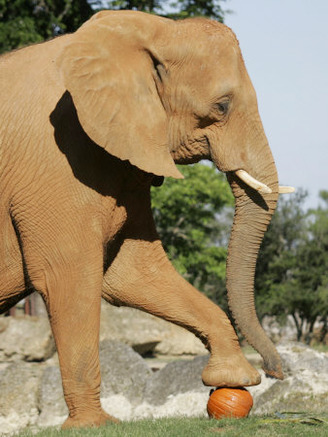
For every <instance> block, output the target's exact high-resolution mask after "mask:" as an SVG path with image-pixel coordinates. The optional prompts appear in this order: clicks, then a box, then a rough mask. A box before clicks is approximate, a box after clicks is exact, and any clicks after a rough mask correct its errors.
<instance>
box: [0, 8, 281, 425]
mask: <svg viewBox="0 0 328 437" xmlns="http://www.w3.org/2000/svg"><path fill="white" fill-rule="evenodd" d="M0 62H1V70H0V71H1V82H0V83H1V103H0V115H1V123H0V147H1V148H0V187H1V191H0V194H1V195H0V205H1V208H0V229H1V240H0V263H1V264H0V310H1V312H4V311H6V310H8V308H10V307H11V306H12V305H14V304H15V303H16V302H18V301H19V300H20V299H22V298H23V297H24V296H27V295H28V294H30V293H31V292H32V291H34V290H36V291H37V292H38V293H40V294H41V296H42V298H43V300H44V302H45V304H46V307H47V311H48V314H49V319H50V323H51V327H52V331H53V334H54V338H55V341H56V346H57V350H58V355H59V362H60V368H61V375H62V382H63V388H64V395H65V400H66V403H67V406H68V409H69V417H68V418H67V420H66V422H65V423H64V425H63V426H64V427H74V426H76V427H78V426H90V425H94V426H97V425H100V424H103V423H105V422H106V421H107V420H115V419H114V418H113V417H111V416H109V415H107V414H106V413H105V412H104V411H103V410H102V408H101V405H100V394H99V392H100V371H99V358H98V336H99V318H100V302H101V297H103V298H104V299H106V300H107V301H108V302H109V303H111V304H113V305H118V306H120V305H126V306H130V307H135V308H139V309H141V310H143V311H146V312H148V313H151V314H154V315H156V316H159V317H162V318H164V319H166V320H168V321H171V322H173V323H176V324H178V325H180V326H183V327H185V328H186V329H188V330H190V331H192V332H193V333H195V335H197V336H198V337H199V338H200V339H201V340H202V341H203V343H204V344H205V345H206V347H207V348H208V350H209V351H210V353H211V355H210V359H209V362H208V365H207V366H206V368H205V369H204V371H203V374H202V378H203V382H204V383H205V384H206V385H210V386H250V385H254V384H259V382H260V376H259V373H258V372H257V370H255V369H254V368H253V367H252V366H251V365H250V364H249V363H248V361H247V360H246V359H245V357H244V355H243V354H242V352H241V350H240V347H239V343H238V340H237V336H236V334H235V332H234V330H233V328H232V326H231V323H230V321H229V319H228V318H227V316H226V315H225V314H224V312H223V311H222V310H221V309H220V308H219V307H217V306H216V305H215V304H214V303H212V302H211V301H210V300H209V299H207V298H206V297H205V296H204V295H203V294H202V293H200V292H199V291H198V290H196V289H195V288H193V287H192V286H191V285H190V284H189V283H188V282H186V281H185V280H184V279H183V278H182V277H181V276H179V275H178V273H177V272H176V271H175V270H174V268H173V266H172V265H171V263H170V262H169V260H168V259H167V257H166V255H165V252H164V250H163V248H162V245H161V242H160V240H159V237H158V235H157V233H156V229H155V225H154V221H153V217H152V213H151V207H150V187H151V185H152V183H154V184H156V183H158V182H160V181H161V178H162V177H169V176H170V177H173V178H177V179H179V178H181V177H182V175H181V173H180V172H179V170H178V168H177V167H176V165H175V164H176V163H178V164H190V163H196V162H198V161H200V160H201V159H208V160H211V161H213V162H214V163H215V165H216V166H217V168H218V169H219V170H220V171H222V172H225V173H226V175H227V178H228V181H229V183H230V185H231V188H232V191H233V194H234V196H235V199H236V207H235V217H234V224H233V228H232V233H231V239H230V244H229V255H228V261H227V289H228V299H229V305H230V308H231V311H232V314H233V316H234V317H235V319H236V323H237V324H238V326H239V328H240V329H241V332H242V333H243V334H244V336H245V337H246V338H247V340H248V342H249V343H250V344H252V345H253V346H254V348H255V349H256V350H258V351H259V353H260V354H261V355H262V357H263V359H264V368H265V371H266V372H267V373H268V374H269V375H273V376H275V377H277V378H282V377H283V374H282V370H281V364H280V359H279V356H278V354H277V352H276V350H275V348H274V346H273V344H272V343H271V342H270V340H269V339H268V338H267V336H266V335H265V333H264V331H263V330H262V328H261V326H260V324H259V322H258V319H257V316H256V312H255V308H254V294H253V282H254V271H255V264H256V259H257V253H258V250H259V246H260V244H261V240H262V238H263V235H264V233H265V231H266V229H267V226H268V224H269V222H270V219H271V216H272V214H273V212H274V210H275V207H276V202H277V198H278V195H279V188H278V177H277V171H276V167H275V164H274V160H273V157H272V154H271V151H270V148H269V146H268V142H267V139H266V136H265V134H264V131H263V127H262V124H261V120H260V117H259V114H258V108H257V100H256V95H255V91H254V89H253V86H252V84H251V81H250V79H249V76H248V74H247V72H246V69H245V66H244V62H243V59H242V55H241V52H240V49H239V46H238V42H237V39H236V37H235V36H234V34H233V32H232V31H231V30H230V29H229V28H227V27H226V26H224V25H223V24H220V23H217V22H214V21H211V20H207V19H186V20H182V21H171V20H168V19H165V18H162V17H157V16H153V15H148V14H145V13H141V12H132V11H125V12H118V11H116V12H108V11H107V12H100V13H98V14H96V15H94V16H93V17H92V18H91V19H90V20H89V21H87V22H86V23H85V24H84V25H83V26H82V27H81V28H80V29H79V30H78V31H77V32H75V33H74V34H71V35H64V36H61V37H58V38H56V39H53V40H51V41H48V42H45V43H42V44H38V45H33V46H30V47H27V48H24V49H21V50H18V51H15V52H13V53H9V54H6V55H4V56H2V57H1V58H0ZM177 183H178V182H177Z"/></svg>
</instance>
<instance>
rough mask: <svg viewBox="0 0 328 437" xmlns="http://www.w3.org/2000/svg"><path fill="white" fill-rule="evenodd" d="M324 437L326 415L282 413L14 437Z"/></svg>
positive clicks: (161, 421) (150, 422)
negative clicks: (244, 417)
mask: <svg viewBox="0 0 328 437" xmlns="http://www.w3.org/2000/svg"><path fill="white" fill-rule="evenodd" d="M33 435H34V436H36V437H79V436H82V437H105V436H110V437H130V436H131V437H164V436H165V437H193V436H194V437H196V436H197V437H198V436H202V437H203V436H204V437H216V436H224V437H239V436H243V437H275V436H288V437H292V436H295V437H296V436H297V437H312V436H313V437H314V436H315V437H320V436H322V437H324V436H325V437H326V436H327V435H328V416H327V417H323V416H316V417H314V416H311V415H308V414H305V413H301V414H300V413H298V414H296V413H295V414H293V413H284V414H280V415H279V416H278V415H276V416H262V417H249V418H246V419H238V420H236V419H225V420H219V421H218V420H214V419H212V420H209V419H206V418H201V419H197V418H192V419H189V418H181V419H177V418H169V419H151V420H139V421H135V422H122V423H121V424H119V425H109V426H106V427H102V428H97V429H95V428H93V429H83V430H82V429H79V430H70V431H68V430H65V431H59V430H57V429H55V428H47V429H44V430H42V431H41V432H38V433H37V434H32V432H31V431H29V432H22V433H19V434H17V435H16V436H18V437H32V436H33Z"/></svg>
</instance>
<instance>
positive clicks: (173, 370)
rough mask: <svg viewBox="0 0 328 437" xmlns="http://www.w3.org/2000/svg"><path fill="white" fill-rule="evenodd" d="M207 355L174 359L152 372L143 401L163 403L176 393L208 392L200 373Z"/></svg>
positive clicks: (153, 403)
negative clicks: (179, 359)
mask: <svg viewBox="0 0 328 437" xmlns="http://www.w3.org/2000/svg"><path fill="white" fill-rule="evenodd" d="M207 361H208V356H204V357H197V358H194V359H193V360H190V361H187V360H183V361H174V362H172V363H169V364H167V365H166V366H165V367H164V368H163V369H161V370H160V371H158V372H156V373H154V374H153V375H152V377H151V378H149V380H148V381H147V385H146V390H145V395H144V401H145V402H147V403H148V404H151V405H163V404H165V402H166V401H167V400H168V399H169V398H172V397H174V396H176V395H178V394H181V393H188V392H197V393H207V395H208V393H209V388H208V387H205V386H204V385H203V383H202V379H201V375H202V371H203V369H204V367H205V366H206V364H207Z"/></svg>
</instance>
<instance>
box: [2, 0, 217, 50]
mask: <svg viewBox="0 0 328 437" xmlns="http://www.w3.org/2000/svg"><path fill="white" fill-rule="evenodd" d="M223 1H225V0H210V1H204V0H177V1H171V2H165V1H164V0H108V1H106V0H89V1H88V0H0V53H4V52H7V51H10V50H12V49H16V48H20V47H23V46H25V45H28V44H32V43H38V42H42V41H44V40H47V39H49V38H52V37H54V36H57V35H60V34H62V33H66V32H74V31H75V30H76V29H77V28H78V27H80V25H81V24H82V23H83V22H84V21H86V20H87V19H88V18H90V16H91V15H92V14H93V13H94V12H95V11H98V10H101V9H133V10H138V11H145V12H150V13H158V14H161V15H163V16H168V17H171V18H186V17H188V16H208V17H211V18H215V19H217V20H219V21H223V17H224V11H223V10H222V8H221V6H220V3H222V2H223Z"/></svg>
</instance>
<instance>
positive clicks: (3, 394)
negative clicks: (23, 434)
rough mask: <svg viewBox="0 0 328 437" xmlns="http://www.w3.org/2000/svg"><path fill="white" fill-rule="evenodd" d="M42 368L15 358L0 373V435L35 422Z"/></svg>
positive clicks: (37, 411)
mask: <svg viewBox="0 0 328 437" xmlns="http://www.w3.org/2000/svg"><path fill="white" fill-rule="evenodd" d="M42 371H43V369H42V367H41V366H40V365H36V364H34V363H33V364H31V363H24V362H21V361H19V362H16V363H11V364H9V365H8V366H7V367H6V368H5V369H4V370H2V371H1V372H0V430H1V435H4V434H6V433H10V432H14V431H17V430H18V429H22V428H24V427H26V426H31V425H34V424H35V423H36V421H37V419H38V415H39V408H38V391H39V381H40V378H41V375H42Z"/></svg>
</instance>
